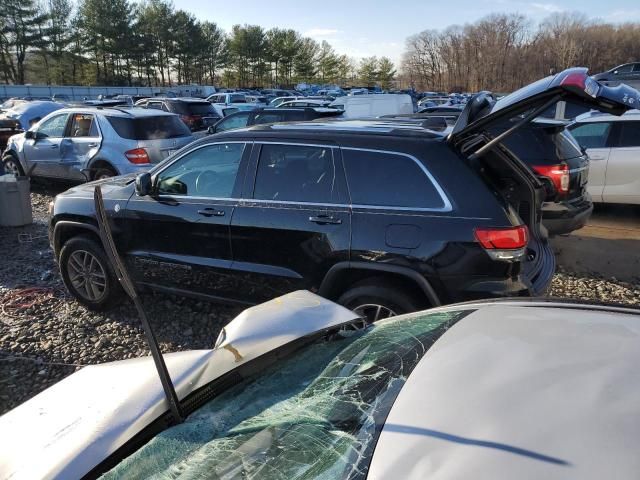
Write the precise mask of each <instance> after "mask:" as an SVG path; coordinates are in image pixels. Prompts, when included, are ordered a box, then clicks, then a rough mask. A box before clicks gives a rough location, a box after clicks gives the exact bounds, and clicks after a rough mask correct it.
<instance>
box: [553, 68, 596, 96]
mask: <svg viewBox="0 0 640 480" xmlns="http://www.w3.org/2000/svg"><path fill="white" fill-rule="evenodd" d="M560 85H562V86H563V87H574V88H577V89H579V90H582V91H584V92H585V93H586V94H587V95H590V96H592V97H594V98H595V97H597V96H598V90H600V84H599V83H598V82H596V81H595V80H594V79H593V78H591V77H590V76H588V75H587V74H586V73H581V72H574V73H570V74H568V75H567V76H566V77H564V78H563V79H562V81H561V82H560Z"/></svg>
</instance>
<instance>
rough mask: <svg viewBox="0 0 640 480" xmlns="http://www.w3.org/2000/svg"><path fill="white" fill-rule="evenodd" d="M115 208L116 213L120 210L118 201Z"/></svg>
mask: <svg viewBox="0 0 640 480" xmlns="http://www.w3.org/2000/svg"><path fill="white" fill-rule="evenodd" d="M113 209H114V210H115V211H116V213H118V212H119V211H120V204H119V203H116V205H115V207H113Z"/></svg>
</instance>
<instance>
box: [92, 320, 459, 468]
mask: <svg viewBox="0 0 640 480" xmlns="http://www.w3.org/2000/svg"><path fill="white" fill-rule="evenodd" d="M468 313H470V311H468V310H467V311H455V312H440V313H431V314H419V315H415V316H412V317H409V318H404V319H403V318H399V319H392V320H390V321H387V322H384V323H381V324H378V325H375V326H373V327H370V328H368V329H366V330H360V331H355V332H353V331H352V332H341V333H340V334H338V335H335V336H332V337H331V338H321V339H318V340H315V341H314V342H312V343H311V344H307V345H306V346H304V347H303V348H301V349H299V350H297V351H296V352H294V353H292V354H291V355H289V356H288V357H287V358H284V359H282V360H279V361H278V362H276V363H274V364H273V365H271V366H270V367H268V368H267V369H266V370H263V371H262V372H260V373H258V374H255V375H254V376H252V377H248V378H245V379H243V380H242V381H241V382H239V383H238V384H236V385H235V386H234V387H232V388H230V389H229V390H227V391H226V392H225V393H223V394H222V395H220V396H218V397H217V398H215V399H213V400H211V401H210V402H209V403H207V404H205V405H204V406H203V407H202V408H200V409H199V410H197V411H196V412H194V413H193V414H192V415H190V416H189V417H188V418H187V420H186V421H185V422H184V423H183V424H181V425H177V426H174V427H171V428H169V429H167V430H165V431H163V432H162V433H160V434H159V435H157V436H156V437H154V438H153V439H152V440H151V441H149V442H148V443H147V444H146V445H145V446H144V447H142V448H141V449H140V450H138V451H137V452H136V453H134V454H133V455H131V456H130V457H129V458H127V459H125V460H123V461H122V462H121V463H120V464H119V465H117V466H116V467H115V468H114V469H113V470H111V471H109V472H107V473H106V474H105V475H104V476H103V478H105V479H116V478H132V479H139V478H153V479H174V478H199V479H236V478H237V479H243V480H246V479H278V480H280V479H281V480H291V479H316V478H320V479H332V480H333V479H338V478H349V479H358V478H364V477H365V476H366V474H367V469H368V465H369V462H370V460H371V456H372V454H373V449H374V447H375V442H376V440H377V437H378V435H379V433H380V430H381V428H382V425H383V423H384V420H385V418H386V417H387V414H388V413H389V410H390V409H391V406H392V404H393V402H394V400H395V398H396V396H397V395H398V393H399V391H400V389H401V388H402V386H403V384H404V382H405V381H406V379H407V377H408V375H409V374H410V373H411V371H412V370H413V368H414V367H415V366H416V364H417V363H418V362H419V361H420V359H421V358H422V357H423V355H424V354H425V353H426V351H427V350H428V349H429V348H430V347H431V345H432V344H433V343H434V342H435V341H436V340H437V339H438V338H439V337H440V336H441V335H442V334H443V333H444V332H445V331H446V330H447V329H448V328H449V327H451V326H452V325H453V324H454V323H455V322H457V321H458V320H460V319H461V318H463V317H464V316H466V315H467V314H468Z"/></svg>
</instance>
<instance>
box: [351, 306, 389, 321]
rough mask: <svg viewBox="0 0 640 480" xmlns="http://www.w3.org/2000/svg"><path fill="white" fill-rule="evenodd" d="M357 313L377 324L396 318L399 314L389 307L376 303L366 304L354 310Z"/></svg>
mask: <svg viewBox="0 0 640 480" xmlns="http://www.w3.org/2000/svg"><path fill="white" fill-rule="evenodd" d="M353 311H354V312H355V313H357V314H358V315H360V316H361V317H364V318H366V319H367V321H368V322H371V323H373V322H377V321H378V320H382V319H383V318H389V317H395V316H396V315H397V314H396V312H394V311H393V310H391V309H390V308H389V307H385V306H384V305H377V304H375V303H365V304H363V305H358V306H357V307H356V308H354V309H353Z"/></svg>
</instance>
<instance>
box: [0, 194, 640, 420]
mask: <svg viewBox="0 0 640 480" xmlns="http://www.w3.org/2000/svg"><path fill="white" fill-rule="evenodd" d="M65 188H66V187H64V186H59V185H38V184H36V185H32V194H31V200H32V204H33V210H34V223H33V224H32V225H30V226H27V227H23V228H0V252H2V253H0V414H2V413H4V412H6V411H8V410H10V409H11V408H13V407H15V406H17V405H19V404H20V403H22V402H24V401H25V400H27V399H29V398H30V397H32V396H33V395H35V394H37V393H38V392H40V391H42V390H44V389H45V388H47V387H49V386H51V385H53V384H54V383H56V382H57V381H59V380H60V379H62V378H64V377H65V376H67V375H69V374H71V373H73V372H74V371H75V370H77V369H79V368H82V366H84V365H90V364H96V363H103V362H107V361H113V360H122V359H125V358H134V357H139V356H144V355H148V353H149V351H148V348H147V345H146V341H145V338H144V334H143V331H142V327H141V326H140V325H139V321H138V317H137V315H136V312H135V309H134V308H133V305H131V304H129V303H127V304H124V305H122V306H121V307H119V308H117V309H115V310H113V311H111V312H109V313H107V314H96V313H93V312H90V311H88V310H86V309H85V308H84V307H82V306H80V305H79V304H78V303H76V302H75V301H73V300H72V299H71V298H70V297H69V296H68V295H67V294H66V292H65V290H64V286H63V285H62V282H61V281H60V279H59V276H58V273H57V269H56V265H55V263H54V260H53V256H52V253H51V251H50V249H49V244H48V239H47V236H46V235H47V206H48V203H49V202H50V201H51V200H52V198H53V196H55V194H57V193H59V192H60V191H62V190H64V189H65ZM33 287H37V288H38V290H37V291H36V292H35V295H34V296H33V297H32V298H30V299H25V298H23V299H22V300H20V303H21V304H22V305H21V307H20V308H18V309H11V308H10V307H11V305H10V304H9V303H8V301H9V300H15V299H16V295H17V293H18V292H22V289H24V288H33ZM550 295H551V296H554V297H562V298H577V299H584V300H594V301H600V302H606V303H620V304H625V305H640V284H629V283H624V282H619V281H617V280H615V279H602V278H593V277H579V276H576V275H573V274H571V273H569V272H564V271H562V270H561V269H560V272H559V273H558V274H556V276H555V278H554V280H553V284H552V287H551V291H550ZM34 300H35V301H34ZM143 301H144V304H145V307H146V309H147V311H148V317H149V318H150V319H151V321H152V323H153V326H154V330H155V332H156V335H157V337H158V340H159V342H160V344H161V348H162V350H163V351H164V352H171V351H177V350H187V349H197V348H210V347H211V346H212V345H213V342H214V341H215V339H216V337H217V336H218V333H219V331H220V328H221V327H222V326H223V325H225V324H226V323H227V322H228V321H229V320H231V319H232V318H233V317H234V316H235V315H237V314H238V313H239V311H240V310H239V309H234V308H230V307H227V306H222V305H216V304H212V303H207V302H201V301H197V300H190V299H185V298H181V297H172V296H167V295H160V294H147V295H144V296H143ZM30 303H33V305H31V306H26V305H25V304H30Z"/></svg>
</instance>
